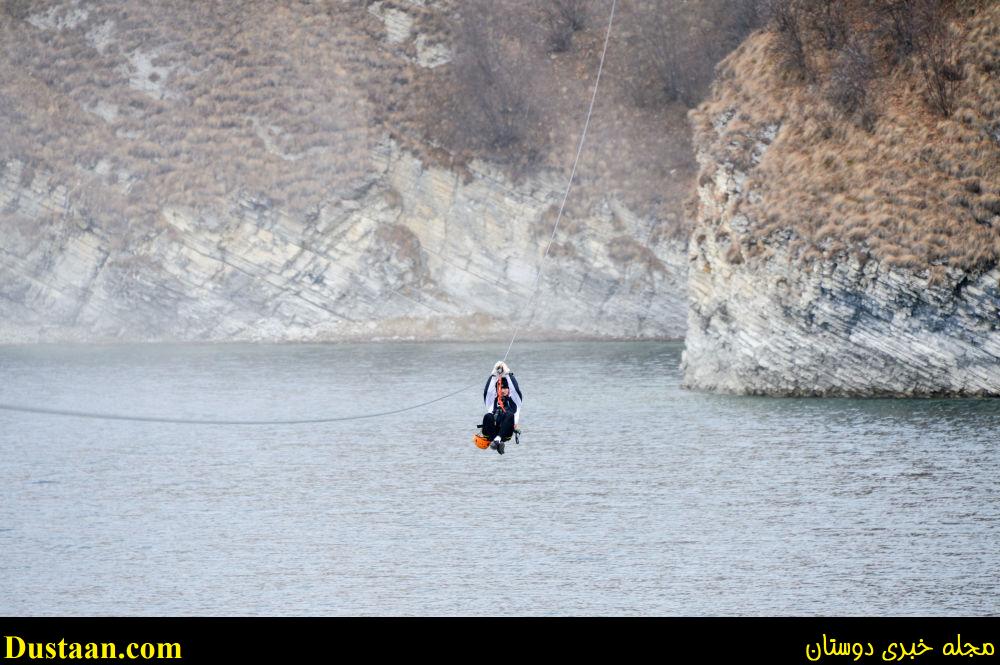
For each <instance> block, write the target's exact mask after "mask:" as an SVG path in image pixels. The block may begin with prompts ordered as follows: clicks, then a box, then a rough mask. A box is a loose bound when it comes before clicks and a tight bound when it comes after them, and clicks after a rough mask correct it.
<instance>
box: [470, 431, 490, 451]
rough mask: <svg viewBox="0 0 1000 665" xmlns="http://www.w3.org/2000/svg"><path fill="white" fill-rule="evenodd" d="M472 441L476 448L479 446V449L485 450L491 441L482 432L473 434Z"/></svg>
mask: <svg viewBox="0 0 1000 665" xmlns="http://www.w3.org/2000/svg"><path fill="white" fill-rule="evenodd" d="M472 442H473V443H474V444H476V448H479V449H480V450H486V449H487V448H489V447H490V444H491V443H492V441H490V440H489V439H487V438H486V437H485V436H483V435H482V434H473V435H472Z"/></svg>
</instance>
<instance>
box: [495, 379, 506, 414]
mask: <svg viewBox="0 0 1000 665" xmlns="http://www.w3.org/2000/svg"><path fill="white" fill-rule="evenodd" d="M502 388H503V377H502V376H497V406H499V407H500V410H501V411H503V412H504V413H507V407H506V406H504V403H503V393H502V392H500V391H501V390H502Z"/></svg>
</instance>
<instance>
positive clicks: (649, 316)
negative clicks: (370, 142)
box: [0, 139, 685, 341]
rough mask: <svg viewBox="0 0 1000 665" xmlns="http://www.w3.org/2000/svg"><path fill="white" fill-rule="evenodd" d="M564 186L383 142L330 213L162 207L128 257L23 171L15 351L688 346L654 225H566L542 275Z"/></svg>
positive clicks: (9, 226) (612, 220) (9, 303)
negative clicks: (429, 158) (433, 162)
mask: <svg viewBox="0 0 1000 665" xmlns="http://www.w3.org/2000/svg"><path fill="white" fill-rule="evenodd" d="M562 185H563V183H562V182H561V180H560V177H559V174H552V175H551V177H549V178H545V177H543V176H537V177H535V178H533V179H531V180H529V181H527V182H525V183H522V184H520V185H514V184H512V183H511V182H509V181H508V180H507V179H506V178H505V176H503V175H502V174H501V173H499V172H498V171H496V170H495V169H492V168H491V167H490V166H489V165H487V164H482V163H474V164H472V165H471V166H470V168H468V169H466V171H465V173H464V175H462V176H460V175H459V174H456V173H454V172H451V171H449V170H447V169H444V168H436V167H428V166H426V165H425V164H423V163H421V162H420V160H419V159H417V158H416V157H414V156H413V155H411V154H408V153H405V152H402V151H400V150H399V149H398V148H397V147H396V145H395V144H394V143H393V142H392V141H391V140H389V139H386V140H385V141H384V142H383V143H382V144H380V145H379V146H377V148H376V149H375V151H374V152H373V155H372V168H371V175H370V178H369V179H368V180H367V181H365V182H363V183H361V184H360V185H359V186H358V187H357V189H356V190H355V191H354V192H353V193H350V194H347V195H344V196H343V197H340V198H336V199H330V200H328V201H326V202H324V204H323V205H322V206H320V207H319V209H318V213H317V214H316V215H315V216H312V217H302V216H295V215H289V214H287V213H285V212H283V211H282V210H281V209H280V208H277V207H275V206H273V205H272V203H271V202H270V201H268V200H267V199H257V198H252V197H244V198H237V199H234V200H232V201H231V204H230V205H229V206H227V207H225V208H223V209H219V210H214V211H212V212H211V213H205V212H204V211H202V212H195V211H192V210H185V209H183V208H171V207H165V208H164V209H163V210H162V211H161V215H160V218H159V219H158V222H157V224H156V225H155V227H153V228H152V229H150V230H149V231H148V232H146V233H144V234H143V235H142V236H141V237H138V238H132V239H130V240H129V241H128V242H127V243H125V244H123V243H122V242H121V240H120V238H117V237H116V236H115V235H113V234H112V233H111V232H109V231H108V230H107V229H105V228H103V227H102V226H100V225H95V224H93V223H92V222H90V221H88V219H87V218H86V215H84V214H82V212H81V211H79V210H76V209H74V208H73V207H72V205H71V203H70V199H69V193H68V190H67V187H66V186H65V185H63V184H61V183H59V182H58V181H55V180H53V179H52V178H51V176H50V175H49V174H46V173H44V172H29V171H28V170H27V168H26V167H25V165H24V164H23V163H22V162H19V161H10V162H7V163H6V164H5V165H4V166H3V170H2V172H0V207H2V208H3V209H4V210H5V211H6V214H7V219H8V220H9V221H8V222H7V223H6V224H5V225H4V228H3V238H4V242H3V246H2V248H0V257H2V259H0V273H2V279H0V308H2V311H3V317H2V324H0V339H3V340H4V341H57V340H339V339H372V338H383V339H385V338H406V339H410V338H413V339H429V338H435V339H487V338H500V337H503V336H505V335H508V334H510V333H511V332H512V329H513V326H514V324H515V322H524V323H525V324H526V326H527V327H526V328H525V333H527V334H528V335H532V336H537V337H549V338H595V337H618V338H620V337H638V338H663V337H676V336H678V334H679V332H680V331H681V330H682V327H683V311H684V306H683V301H682V298H681V297H680V295H679V294H681V293H683V283H684V269H685V258H684V249H683V246H682V245H679V244H678V243H677V242H676V241H670V240H668V239H664V238H662V237H658V235H657V233H656V229H655V227H656V224H657V220H655V219H649V218H641V217H638V216H636V215H634V214H632V213H631V212H630V211H629V210H628V209H627V208H625V207H624V206H623V205H620V204H619V203H617V202H616V201H614V200H613V199H608V200H606V201H605V202H604V204H603V205H602V206H600V207H599V208H597V209H595V210H593V211H592V212H591V214H590V215H589V216H587V217H585V218H571V219H565V218H564V220H563V225H562V230H561V231H560V233H559V234H558V236H557V238H556V242H555V243H554V244H553V247H552V250H551V251H550V254H549V257H548V258H547V259H546V260H545V261H544V262H543V261H542V252H543V251H544V247H545V243H546V242H547V240H548V238H549V234H550V232H551V228H552V223H553V222H554V215H555V211H556V209H557V206H558V203H559V200H560V196H561V193H562V192H561V186H562ZM658 238H659V239H658ZM539 266H542V267H543V270H544V274H543V278H542V280H541V286H540V289H539V293H538V295H537V297H536V298H535V300H534V301H533V303H532V305H531V307H530V308H527V307H526V305H527V303H528V302H529V297H530V295H531V289H532V286H533V284H534V281H535V276H536V271H537V269H538V267H539Z"/></svg>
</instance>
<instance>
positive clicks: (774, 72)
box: [692, 0, 1000, 271]
mask: <svg viewBox="0 0 1000 665" xmlns="http://www.w3.org/2000/svg"><path fill="white" fill-rule="evenodd" d="M920 2H922V0H920ZM920 2H917V0H914V2H910V3H906V2H903V0H900V1H899V2H892V3H887V4H886V5H882V7H883V9H884V10H885V8H886V7H888V8H889V9H891V10H892V11H888V10H885V11H883V12H881V13H872V12H871V11H870V5H869V4H868V3H866V2H861V1H859V2H845V3H844V8H845V10H846V12H845V16H846V17H847V19H848V20H849V21H850V25H851V26H852V29H851V32H850V36H849V37H848V38H847V40H846V41H845V42H843V43H842V44H840V45H839V46H835V47H833V48H830V49H828V48H827V44H828V43H830V42H828V41H827V40H826V38H825V37H824V36H823V35H821V34H819V33H818V32H816V31H815V30H814V29H813V28H808V27H807V28H806V30H805V32H804V33H803V34H804V35H805V36H806V39H805V41H804V44H805V48H806V54H807V56H808V57H807V61H808V63H809V67H810V68H811V71H812V79H813V80H812V81H808V80H805V79H803V78H800V77H789V76H788V70H787V67H785V66H783V64H782V58H780V57H777V56H776V53H778V52H780V51H781V50H783V49H785V48H787V45H785V44H784V43H783V42H782V41H781V38H780V35H779V34H778V33H777V29H776V28H772V30H770V31H768V32H767V33H765V34H761V35H758V36H756V37H754V38H752V39H750V40H748V41H747V42H746V43H745V44H744V45H743V46H741V47H740V48H739V49H738V50H737V51H736V52H735V53H734V54H733V55H732V56H730V57H729V58H728V59H727V60H726V61H725V62H724V63H723V64H722V65H721V66H720V67H721V72H720V79H719V83H718V86H717V89H716V93H715V95H714V97H713V99H712V100H711V101H710V102H709V103H707V104H705V105H704V106H703V107H702V108H701V109H699V110H698V111H696V112H694V113H693V114H692V119H693V121H694V122H695V123H697V124H698V125H699V127H700V129H699V132H700V133H702V134H704V135H706V136H708V135H711V134H712V133H714V132H715V131H716V130H715V129H714V128H713V127H712V126H711V123H712V122H713V120H718V119H719V118H720V117H722V118H725V117H728V116H729V115H732V110H733V109H739V113H737V114H736V115H735V116H734V117H732V118H731V119H730V120H729V121H728V123H726V124H725V126H724V127H723V128H722V129H721V131H722V136H720V137H718V138H717V139H713V145H714V146H715V148H714V149H715V150H716V151H717V152H716V155H715V157H716V158H717V159H719V160H720V161H722V162H726V161H729V162H733V163H737V164H742V167H743V168H744V169H745V170H746V171H747V173H748V174H749V176H750V177H749V178H748V179H747V181H746V182H745V183H744V190H745V192H744V194H743V195H742V196H741V197H740V198H739V199H738V202H739V205H740V206H741V208H740V210H739V212H742V213H745V214H746V215H747V217H748V218H749V219H750V220H751V221H752V226H751V228H750V229H749V233H748V234H747V235H746V237H744V238H743V239H742V240H741V242H742V243H743V246H744V248H745V249H746V248H750V247H755V246H759V245H761V244H762V243H763V244H766V243H768V242H771V241H778V242H781V243H785V242H786V241H789V246H790V247H791V249H792V251H793V253H794V255H795V256H797V257H798V259H799V260H801V261H804V262H810V261H812V260H815V259H818V258H821V257H822V258H826V259H829V260H835V261H836V260H847V259H850V258H857V259H859V260H861V261H867V260H869V259H877V260H879V261H883V262H885V263H888V264H890V265H895V266H900V267H906V268H909V269H912V270H917V271H920V270H929V269H931V268H933V267H934V266H938V267H939V268H940V267H945V266H950V267H957V268H961V269H966V270H983V269H986V268H989V267H990V266H992V265H995V264H996V263H997V261H998V259H1000V215H998V214H997V213H996V212H995V211H996V210H998V209H1000V136H998V134H997V132H996V129H997V118H998V117H1000V79H998V77H997V76H996V72H997V71H998V69H1000V5H997V4H996V3H992V2H966V3H958V2H956V3H948V4H942V5H940V6H938V7H937V11H939V12H940V13H939V14H937V15H936V16H937V17H938V19H939V21H938V23H937V24H936V25H935V26H933V27H927V26H926V25H925V27H924V28H920V27H919V25H920V21H917V20H916V19H914V21H913V22H907V21H903V20H901V18H900V17H901V16H903V14H901V13H900V6H901V5H903V4H909V5H911V6H912V7H917V6H918V5H919V4H920ZM922 6H923V7H924V10H926V9H927V8H928V7H930V6H931V5H930V4H924V5H922ZM921 11H923V10H921ZM913 16H914V17H917V16H918V15H917V14H914V15H913ZM859 21H860V22H861V23H859ZM804 25H807V24H804ZM865 25H867V28H868V29H867V31H859V30H860V28H862V27H864V26H865ZM946 35H950V36H951V37H950V39H951V40H952V41H950V42H949V41H947V39H948V38H946ZM956 35H961V36H962V38H961V39H956V38H955V36H956ZM936 40H938V41H936ZM946 42H947V43H948V44H950V46H949V47H948V48H949V49H951V50H950V51H948V53H949V54H948V55H944V54H945V51H935V50H934V49H936V48H937V46H935V44H938V43H941V44H943V43H946ZM834 43H836V42H834ZM935 71H937V72H940V73H941V76H942V77H943V83H941V85H943V86H944V87H945V88H946V90H944V89H937V90H935V86H936V85H938V84H937V83H935V78H934V77H935V76H937V74H935ZM949 72H950V73H949ZM768 126H770V127H773V128H775V129H776V130H777V134H776V136H775V137H774V139H773V141H772V142H771V144H770V146H769V147H768V148H766V150H763V148H762V146H761V144H760V143H759V141H760V140H761V131H762V128H764V127H768ZM761 153H762V154H761ZM754 155H756V156H754ZM758 159H759V163H757V160H758ZM733 204H734V205H735V204H736V201H734V202H733ZM744 253H745V254H747V255H751V253H748V252H746V251H745V252H744Z"/></svg>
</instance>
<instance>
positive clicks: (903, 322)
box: [683, 108, 1000, 396]
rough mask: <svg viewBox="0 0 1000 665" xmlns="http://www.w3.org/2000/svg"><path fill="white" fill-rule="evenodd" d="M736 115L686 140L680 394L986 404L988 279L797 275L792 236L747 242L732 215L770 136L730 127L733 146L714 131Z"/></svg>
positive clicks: (994, 306)
mask: <svg viewBox="0 0 1000 665" xmlns="http://www.w3.org/2000/svg"><path fill="white" fill-rule="evenodd" d="M738 115H741V113H740V109H738V108H726V109H723V110H722V111H721V112H719V113H717V114H715V115H714V116H713V117H711V118H710V119H709V120H710V121H709V122H705V123H699V126H700V127H701V130H700V131H698V132H697V133H696V137H695V142H696V146H697V148H698V158H699V163H700V165H701V170H702V176H701V179H700V181H699V183H700V184H699V188H698V204H699V209H698V219H697V224H696V228H695V231H694V233H693V236H692V239H691V242H690V249H689V260H690V265H689V268H690V271H689V282H688V299H689V303H688V304H689V312H688V326H687V335H686V340H685V341H686V350H685V353H684V357H683V371H684V384H685V385H686V386H687V387H688V388H692V389H697V390H710V391H718V392H726V393H739V394H755V395H849V396H875V395H889V396H931V395H939V396H946V395H947V396H952V395H954V396H958V395H964V396H974V395H975V396H986V395H998V394H1000V270H997V269H996V268H993V269H991V270H988V271H985V272H983V271H980V272H978V273H975V272H971V271H970V272H966V271H962V270H958V269H948V268H939V269H936V270H931V269H928V270H923V271H919V270H908V269H905V268H900V267H893V266H891V265H889V264H887V263H883V262H879V261H876V260H869V261H863V260H862V259H861V258H859V257H858V256H856V255H852V254H848V253H846V252H844V253H841V254H840V255H839V256H836V257H832V258H830V257H827V258H822V259H820V260H816V261H814V262H812V263H809V264H805V263H804V262H803V261H801V260H800V259H799V258H798V257H795V256H792V254H791V252H790V251H789V244H788V240H789V238H790V237H791V236H792V234H793V233H794V230H789V231H787V232H785V233H777V234H772V235H771V236H769V237H767V238H765V239H761V238H755V239H754V240H753V241H752V242H748V240H747V237H748V229H749V228H751V227H753V226H754V225H755V223H756V222H757V221H758V220H754V219H751V218H749V217H748V216H747V214H746V213H745V212H743V211H744V210H746V209H749V208H750V207H751V206H748V205H746V204H747V203H748V202H751V201H752V199H753V197H754V196H755V192H754V191H753V190H752V189H751V188H750V187H748V186H747V183H748V182H750V180H749V179H751V178H752V177H754V175H755V170H756V168H757V166H758V165H759V164H760V162H761V160H762V159H764V158H765V155H766V154H767V152H768V150H769V147H770V146H771V144H772V142H773V141H774V140H775V139H776V137H779V138H780V132H781V131H782V130H783V127H781V126H780V125H779V124H777V123H760V124H757V125H755V126H753V127H751V128H749V129H746V128H742V129H741V130H740V134H741V135H742V136H743V137H745V138H749V140H747V141H745V142H742V143H740V145H738V146H737V145H736V144H735V143H731V142H730V141H731V137H728V136H727V131H726V130H727V125H728V124H729V123H730V122H732V121H733V119H734V118H736V117H737V116H738ZM743 120H744V121H745V120H746V117H744V118H743ZM720 155H727V156H726V157H724V158H722V159H720V157H719V156H720ZM748 247H752V248H753V252H752V255H751V253H750V252H748V251H747V248H748Z"/></svg>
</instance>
